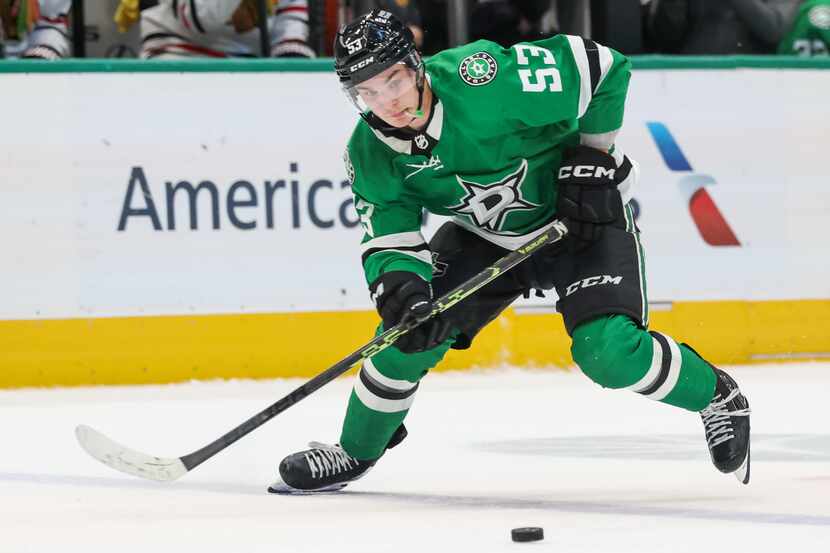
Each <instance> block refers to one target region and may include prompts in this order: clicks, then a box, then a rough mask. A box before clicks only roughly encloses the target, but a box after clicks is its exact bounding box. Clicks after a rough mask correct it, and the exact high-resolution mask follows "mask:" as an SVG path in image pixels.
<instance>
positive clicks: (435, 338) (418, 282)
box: [369, 271, 452, 353]
mask: <svg viewBox="0 0 830 553" xmlns="http://www.w3.org/2000/svg"><path fill="white" fill-rule="evenodd" d="M369 289H370V290H371V292H372V297H373V298H374V299H375V305H376V306H377V310H378V313H380V316H381V318H382V319H383V328H384V330H388V329H390V328H392V327H393V326H395V325H396V324H398V323H401V322H408V321H413V320H423V319H425V318H426V317H428V316H429V314H430V313H431V312H432V286H430V284H429V283H428V282H427V281H425V280H424V279H422V278H421V277H420V276H418V275H417V274H415V273H413V272H410V271H390V272H388V273H384V274H382V275H381V276H380V277H378V279H377V280H375V281H374V282H373V283H372V284H371V286H370V287H369ZM451 330H452V328H451V326H450V324H449V322H448V321H446V320H445V319H444V318H443V317H441V316H440V315H436V316H435V317H433V318H431V319H430V320H428V321H426V322H424V323H422V324H420V325H418V326H417V327H415V328H413V329H412V330H410V331H409V332H407V333H406V334H404V335H403V336H401V337H400V338H398V340H397V341H396V342H395V347H396V348H398V349H399V350H401V351H402V352H404V353H416V352H419V351H426V350H429V349H432V348H434V347H436V346H438V345H439V344H441V343H442V342H443V341H444V340H446V339H447V338H449V335H450V332H451Z"/></svg>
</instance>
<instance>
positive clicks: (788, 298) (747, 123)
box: [0, 69, 830, 386]
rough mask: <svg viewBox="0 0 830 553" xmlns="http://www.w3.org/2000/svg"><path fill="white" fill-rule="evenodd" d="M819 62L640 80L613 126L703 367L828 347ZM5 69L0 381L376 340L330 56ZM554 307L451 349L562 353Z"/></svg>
mask: <svg viewBox="0 0 830 553" xmlns="http://www.w3.org/2000/svg"><path fill="white" fill-rule="evenodd" d="M784 78H786V79H787V82H788V83H789V84H788V86H787V87H786V88H785V89H782V87H781V86H780V85H781V80H782V79H784ZM828 79H830V72H828V71H821V70H773V69H755V70H749V69H745V70H737V71H718V70H680V71H636V72H635V74H634V78H633V79H632V85H631V91H630V95H629V101H628V104H627V114H626V123H625V126H624V128H623V131H622V133H621V135H620V138H619V141H618V143H619V144H620V146H621V147H622V148H623V149H624V150H625V152H626V153H628V154H629V155H630V156H631V157H632V158H634V159H636V160H637V161H638V162H639V164H640V181H639V183H638V184H637V186H636V188H635V189H634V190H633V197H634V200H633V202H634V206H635V209H636V212H637V214H638V225H639V226H640V228H641V230H642V232H643V242H644V244H645V247H646V252H647V267H648V275H647V276H648V294H649V298H650V300H651V302H652V304H653V306H654V307H656V310H655V311H654V313H653V314H652V321H653V324H654V325H662V326H663V328H666V325H668V330H671V331H672V332H674V333H676V334H679V335H682V336H689V340H690V341H694V342H695V343H696V344H700V343H702V344H704V346H703V347H704V348H709V350H710V351H713V352H714V353H713V354H712V356H713V357H714V358H715V360H716V361H721V362H723V361H727V362H747V361H753V360H763V359H764V358H774V357H776V356H786V355H789V354H794V355H796V356H798V355H801V356H806V357H820V356H822V355H825V354H826V353H824V352H827V351H830V339H829V338H828V337H827V334H828V333H827V332H826V328H828V325H830V313H829V311H830V308H828V302H829V301H830V280H828V278H827V277H828V275H830V256H828V255H827V246H826V237H825V232H824V229H825V227H826V225H827V221H828V213H830V188H828V186H827V182H826V171H825V170H824V169H823V167H822V166H821V164H820V163H818V160H821V159H823V155H824V151H823V150H824V146H825V143H826V129H827V128H830V112H828V110H827V109H826V97H825V96H826V94H825V92H824V91H826V88H827V84H828ZM0 86H2V89H3V91H4V97H5V98H6V103H7V105H14V106H15V109H14V110H8V111H7V112H6V114H5V116H4V127H5V128H7V129H14V132H11V133H9V132H4V133H0V172H2V175H3V194H4V199H3V208H2V217H0V232H2V235H3V236H4V237H5V239H4V240H3V246H2V249H3V253H4V259H5V260H6V263H5V265H4V270H3V271H2V272H0V289H2V290H3V291H4V294H3V301H2V302H0V346H2V350H3V351H4V355H3V360H2V361H0V366H2V367H3V368H4V369H8V370H6V374H7V375H10V376H7V377H6V380H3V381H0V386H3V385H7V386H8V385H30V384H72V383H85V382H87V383H89V382H122V381H124V382H159V381H173V380H181V379H184V378H210V377H226V376H274V375H288V374H293V375H306V374H315V373H316V372H318V371H319V370H322V369H324V368H325V367H326V365H327V364H331V363H332V362H334V361H336V360H337V359H338V358H340V357H343V356H345V355H346V354H348V353H349V352H350V350H351V349H354V348H356V347H358V346H359V345H360V344H361V343H363V342H365V341H366V340H367V339H368V338H369V337H370V336H371V332H372V328H373V327H374V325H375V323H376V317H375V315H374V314H373V313H372V311H371V309H372V306H371V303H370V301H369V298H368V293H367V291H366V283H365V282H364V281H363V276H362V271H361V267H360V248H359V242H360V238H361V225H360V222H359V217H358V214H357V213H356V212H355V210H354V206H353V204H352V196H351V194H350V190H349V186H348V176H347V172H346V169H345V168H344V165H343V162H342V153H343V147H344V144H345V142H346V140H347V139H348V136H349V133H350V132H351V128H352V126H353V125H354V122H355V120H356V118H357V114H356V113H355V112H354V111H353V110H352V109H351V108H350V106H349V103H348V102H347V100H346V99H345V98H344V97H342V94H341V93H340V91H339V90H338V86H337V83H336V81H335V80H334V78H333V77H332V75H331V74H329V73H327V72H306V73H279V72H263V73H258V72H238V73H236V72H227V73H213V72H193V73H189V72H182V73H167V72H159V73H121V72H90V73H55V74H47V73H33V74H16V73H10V74H2V75H0ZM46 105H49V106H51V107H50V109H48V110H44V109H43V106H46ZM440 223H441V220H440V219H439V218H436V217H429V218H428V219H427V224H426V229H425V233H426V234H427V235H429V234H430V233H431V232H434V230H435V228H437V226H438V225H439V224H440ZM612 276H613V275H612ZM554 301H555V298H553V297H551V296H549V297H548V298H544V299H541V298H534V299H533V300H526V301H524V302H523V303H521V304H520V305H519V307H518V308H517V309H516V310H510V311H509V312H508V313H507V314H506V315H505V317H503V318H502V319H501V320H500V322H497V323H496V324H494V325H491V327H493V328H490V329H488V330H487V331H486V332H485V334H484V335H483V337H482V340H481V346H480V347H478V348H474V350H473V351H472V352H469V353H465V354H464V355H457V356H456V357H454V358H452V359H450V360H449V361H448V363H447V366H449V367H455V368H458V367H463V366H470V365H473V364H479V365H492V364H498V363H502V362H509V363H517V364H523V363H533V364H540V365H544V364H557V365H563V366H564V365H569V364H570V363H571V362H570V359H569V356H568V352H567V337H566V336H565V335H564V332H563V331H561V329H560V326H561V321H560V320H559V319H558V316H557V315H550V314H549V312H550V311H552V306H553V304H554ZM770 325H774V328H775V329H776V331H775V332H773V331H772V330H770V328H769V327H770ZM822 329H824V330H822ZM551 334H553V335H555V340H554V342H555V346H554V347H553V348H550V347H542V345H541V344H542V343H546V344H548V345H549V344H550V335H551ZM477 345H478V344H477ZM44 349H46V350H50V351H54V355H51V360H52V361H51V364H49V363H47V362H46V361H44V357H43V356H42V355H36V354H35V353H33V352H38V351H41V352H42V351H44ZM765 356H767V357H765ZM44 371H48V372H47V373H44ZM60 371H63V373H61V375H60V376H55V375H56V372H60ZM33 372H34V373H38V374H40V375H41V376H40V377H37V378H29V377H27V376H26V375H30V374H32V373H33ZM81 373H83V374H81ZM127 374H129V375H130V376H125V375H127Z"/></svg>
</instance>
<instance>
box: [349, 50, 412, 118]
mask: <svg viewBox="0 0 830 553" xmlns="http://www.w3.org/2000/svg"><path fill="white" fill-rule="evenodd" d="M416 81H417V78H416V75H415V71H413V70H412V69H410V68H409V67H407V66H405V65H403V64H396V65H393V66H392V67H389V68H388V69H386V70H384V71H383V72H381V73H379V74H378V75H375V76H374V77H372V78H371V79H367V80H365V81H363V82H362V83H360V84H358V85H357V86H356V87H355V89H356V92H357V93H358V95H359V96H360V99H361V100H362V101H363V103H365V104H366V106H367V107H368V108H369V109H370V110H372V111H373V112H374V114H375V115H377V116H378V117H380V118H381V119H383V120H384V121H385V122H386V123H387V124H388V125H390V126H392V127H397V128H402V127H406V126H407V125H408V124H409V123H411V122H412V120H413V119H414V112H415V111H416V110H417V109H418V96H419V95H418V87H417V82H416Z"/></svg>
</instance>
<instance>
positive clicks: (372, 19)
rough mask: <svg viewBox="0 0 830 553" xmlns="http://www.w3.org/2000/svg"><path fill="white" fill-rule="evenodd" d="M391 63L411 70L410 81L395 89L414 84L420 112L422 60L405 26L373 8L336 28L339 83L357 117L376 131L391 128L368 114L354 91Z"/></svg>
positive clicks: (364, 102) (367, 109) (382, 11)
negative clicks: (361, 118) (357, 114)
mask: <svg viewBox="0 0 830 553" xmlns="http://www.w3.org/2000/svg"><path fill="white" fill-rule="evenodd" d="M395 64H402V65H403V66H405V67H406V68H408V69H410V70H411V71H412V73H410V75H411V77H412V80H411V84H410V85H407V84H403V85H402V86H401V87H400V88H399V91H401V90H402V89H404V88H406V87H407V86H414V87H417V90H418V108H417V110H416V113H423V112H422V108H423V106H422V102H423V94H424V63H423V61H422V60H421V55H420V54H419V53H418V50H417V48H416V47H415V39H414V37H413V35H412V31H411V30H410V29H409V27H407V26H406V25H404V24H403V23H402V22H401V20H399V19H398V18H397V17H395V16H394V15H392V14H391V13H390V12H388V11H386V10H381V9H375V10H372V11H371V12H369V13H367V14H364V15H362V16H360V17H358V18H357V19H355V20H354V21H352V22H351V23H349V24H347V25H344V26H342V27H340V30H338V31H337V36H335V38H334V69H335V71H336V72H337V76H338V78H339V79H340V85H341V86H342V87H343V91H344V92H345V93H346V96H347V97H348V98H349V100H350V101H351V103H352V104H353V105H354V106H355V108H357V111H358V113H360V115H361V117H363V118H364V119H366V120H367V121H368V122H369V124H370V125H372V126H373V127H375V128H377V129H380V130H386V129H389V128H391V127H388V126H387V125H386V124H385V123H384V122H382V121H380V120H378V118H377V117H375V116H374V115H373V114H371V113H370V111H371V110H370V108H369V106H368V104H367V102H366V101H365V99H363V98H361V96H360V93H359V92H358V85H359V84H360V83H362V82H364V81H367V80H369V79H371V78H372V77H374V76H376V75H379V74H380V73H382V72H383V71H385V70H386V69H388V68H390V67H392V66H394V65H395Z"/></svg>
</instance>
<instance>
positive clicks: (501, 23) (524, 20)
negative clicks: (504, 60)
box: [470, 0, 551, 46]
mask: <svg viewBox="0 0 830 553" xmlns="http://www.w3.org/2000/svg"><path fill="white" fill-rule="evenodd" d="M550 4H551V3H550V0H478V2H476V3H475V5H473V7H472V10H471V12H470V40H471V41H473V40H478V39H480V38H483V39H487V40H492V41H493V42H496V43H498V44H501V45H502V46H510V45H512V44H515V43H517V42H523V41H530V40H539V39H541V38H545V36H546V35H545V34H543V33H542V17H543V16H544V15H545V13H546V12H547V11H548V10H549V9H550Z"/></svg>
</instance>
